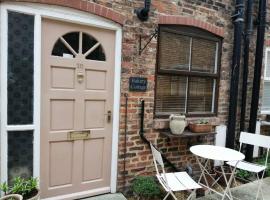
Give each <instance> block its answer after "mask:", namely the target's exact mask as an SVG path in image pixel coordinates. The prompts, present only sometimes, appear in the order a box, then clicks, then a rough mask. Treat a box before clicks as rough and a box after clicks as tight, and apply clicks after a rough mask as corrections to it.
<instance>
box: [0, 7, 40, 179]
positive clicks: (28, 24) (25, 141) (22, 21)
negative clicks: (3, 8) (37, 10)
mask: <svg viewBox="0 0 270 200" xmlns="http://www.w3.org/2000/svg"><path fill="white" fill-rule="evenodd" d="M34 21H35V17H34V16H33V15H27V14H22V13H17V12H11V11H9V12H8V42H7V45H8V55H7V122H5V123H6V125H7V130H8V131H7V132H6V133H2V134H7V141H6V142H7V161H6V162H7V181H8V182H10V181H12V180H13V179H14V178H16V177H23V178H29V177H30V176H32V175H33V137H34V135H33V133H34V126H31V125H33V111H34V108H33V102H34V101H33V93H34ZM29 125H30V126H31V127H32V128H29ZM26 127H27V128H26ZM26 130H27V131H26ZM4 164H5V163H4Z"/></svg>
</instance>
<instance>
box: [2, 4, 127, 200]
mask: <svg viewBox="0 0 270 200" xmlns="http://www.w3.org/2000/svg"><path fill="white" fill-rule="evenodd" d="M8 11H15V12H21V13H25V14H30V15H33V16H35V24H34V95H33V96H34V100H33V102H34V114H33V119H34V120H33V124H30V125H19V126H14V125H12V126H10V125H7V56H8V55H7V52H8V51H7V50H8V49H7V45H8V44H7V43H8V42H7V39H8V25H7V12H8ZM42 18H50V19H56V20H60V21H66V22H73V23H77V24H82V25H87V26H92V27H98V28H103V29H108V30H113V31H115V35H116V36H115V37H116V45H115V46H116V47H115V77H114V107H113V109H114V112H113V133H112V134H113V135H112V161H111V188H110V190H111V193H115V192H116V186H117V160H118V156H117V155H118V153H117V152H118V132H119V110H120V80H121V49H122V28H121V26H120V25H119V24H117V23H115V22H112V21H110V20H107V19H105V18H102V17H99V16H96V15H93V14H90V13H86V12H82V11H78V10H75V9H70V8H66V7H58V6H49V5H43V4H36V3H33V4H32V3H18V2H17V3H16V2H12V3H10V2H3V3H0V35H1V38H0V47H1V49H0V55H1V56H0V63H1V69H0V77H1V86H0V101H1V102H0V104H1V106H0V108H1V110H0V113H1V114H0V117H1V118H0V125H1V128H0V130H1V136H0V142H1V143H0V144H1V148H0V150H1V160H0V163H1V178H0V179H1V182H3V181H6V180H7V170H8V169H7V160H8V158H7V131H15V130H33V131H34V132H33V133H34V134H33V136H34V142H33V151H34V152H33V160H34V161H33V174H34V176H35V177H40V106H41V105H40V100H41V99H40V93H41V88H40V87H41V82H40V79H41V20H42ZM86 192H87V191H86ZM65 197H67V195H65ZM70 197H71V196H70ZM54 199H56V198H54Z"/></svg>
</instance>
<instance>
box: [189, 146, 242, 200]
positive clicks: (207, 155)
mask: <svg viewBox="0 0 270 200" xmlns="http://www.w3.org/2000/svg"><path fill="white" fill-rule="evenodd" d="M190 151H191V152H192V153H193V154H194V155H195V156H196V160H197V162H198V164H199V166H200V169H201V176H200V178H199V184H200V185H202V186H204V187H206V188H207V189H208V190H210V191H212V192H215V193H216V194H218V195H220V196H222V200H223V199H224V198H225V196H227V197H228V198H229V199H233V196H232V194H231V190H230V186H231V183H232V180H233V178H234V174H235V170H236V166H237V164H238V162H239V161H241V160H244V159H245V155H244V154H242V153H241V152H239V151H236V150H233V149H229V148H225V147H220V146H214V145H195V146H192V147H191V148H190ZM200 158H202V159H200ZM209 160H216V161H223V162H227V161H236V162H237V164H236V165H235V167H234V168H232V172H231V175H230V178H229V179H227V177H226V175H225V171H224V166H223V165H221V171H222V175H223V177H224V180H225V182H226V188H225V190H224V191H223V193H221V192H218V191H216V190H215V189H213V188H211V186H209V184H208V181H207V178H206V175H208V176H210V177H211V178H212V179H213V180H214V177H212V176H211V175H210V173H209V171H208V168H207V165H208V163H209ZM202 178H204V181H205V183H206V185H204V184H203V183H201V179H202Z"/></svg>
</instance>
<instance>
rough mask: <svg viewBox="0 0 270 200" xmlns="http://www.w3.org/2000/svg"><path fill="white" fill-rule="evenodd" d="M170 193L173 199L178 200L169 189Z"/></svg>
mask: <svg viewBox="0 0 270 200" xmlns="http://www.w3.org/2000/svg"><path fill="white" fill-rule="evenodd" d="M170 194H171V195H172V197H173V198H174V199H175V200H178V199H177V197H176V196H175V195H174V193H173V192H172V191H171V192H170Z"/></svg>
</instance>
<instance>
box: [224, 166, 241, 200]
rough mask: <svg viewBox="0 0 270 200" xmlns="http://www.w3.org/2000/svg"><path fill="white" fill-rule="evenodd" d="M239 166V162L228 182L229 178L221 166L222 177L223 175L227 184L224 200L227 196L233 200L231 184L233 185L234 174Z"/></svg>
mask: <svg viewBox="0 0 270 200" xmlns="http://www.w3.org/2000/svg"><path fill="white" fill-rule="evenodd" d="M237 164H238V162H237V163H236V165H235V167H234V168H233V170H232V173H231V176H230V178H229V180H227V177H226V174H225V171H224V166H223V165H222V166H221V171H222V175H223V177H224V180H225V182H226V188H225V191H224V195H223V197H222V200H223V199H224V198H225V196H228V198H229V199H231V200H233V196H232V193H231V184H232V180H233V178H234V174H235V171H236V166H237Z"/></svg>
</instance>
